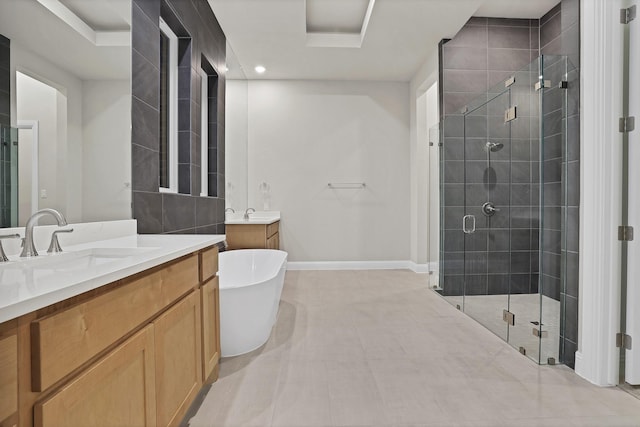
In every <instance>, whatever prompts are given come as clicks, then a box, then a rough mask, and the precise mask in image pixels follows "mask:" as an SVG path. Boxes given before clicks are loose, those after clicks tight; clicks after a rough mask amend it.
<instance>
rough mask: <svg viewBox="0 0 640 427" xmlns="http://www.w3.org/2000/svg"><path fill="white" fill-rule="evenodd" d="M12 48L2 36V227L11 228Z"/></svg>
mask: <svg viewBox="0 0 640 427" xmlns="http://www.w3.org/2000/svg"><path fill="white" fill-rule="evenodd" d="M10 47H11V43H10V41H9V39H8V38H6V37H4V36H2V35H0V132H1V133H2V135H0V139H1V140H0V227H10V226H11V185H10V180H9V178H10V172H11V149H10V148H11V147H10V145H9V144H10V141H9V138H8V136H9V134H8V132H9V129H8V127H9V126H11V97H10V92H11V74H10V71H9V57H10V56H9V53H10ZM5 128H7V129H5Z"/></svg>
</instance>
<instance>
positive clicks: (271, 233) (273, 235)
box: [225, 221, 280, 249]
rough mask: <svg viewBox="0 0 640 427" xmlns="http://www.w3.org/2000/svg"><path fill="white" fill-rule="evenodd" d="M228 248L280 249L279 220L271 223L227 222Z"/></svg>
mask: <svg viewBox="0 0 640 427" xmlns="http://www.w3.org/2000/svg"><path fill="white" fill-rule="evenodd" d="M225 233H226V236H227V245H228V247H229V249H280V221H276V222H274V223H272V224H227V225H226V226H225Z"/></svg>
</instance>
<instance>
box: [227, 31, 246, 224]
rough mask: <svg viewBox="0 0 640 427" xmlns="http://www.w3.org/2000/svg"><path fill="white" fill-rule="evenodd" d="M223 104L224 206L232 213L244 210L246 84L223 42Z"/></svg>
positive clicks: (229, 50) (231, 50)
mask: <svg viewBox="0 0 640 427" xmlns="http://www.w3.org/2000/svg"><path fill="white" fill-rule="evenodd" d="M227 68H228V70H227V73H226V78H227V80H226V84H227V87H226V91H227V92H226V95H225V96H226V101H225V114H226V117H225V120H226V121H225V171H226V172H225V180H226V183H225V185H226V207H227V208H232V209H234V210H235V211H236V212H240V211H244V210H245V209H247V207H248V202H247V194H248V167H247V162H248V156H247V154H248V152H247V149H248V147H247V145H248V131H247V129H248V103H247V96H248V92H247V91H248V84H249V82H248V81H247V77H246V75H245V73H244V70H243V69H242V66H240V63H239V62H238V58H237V57H236V55H235V53H234V51H233V48H232V47H231V45H230V44H229V41H227Z"/></svg>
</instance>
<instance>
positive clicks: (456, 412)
mask: <svg viewBox="0 0 640 427" xmlns="http://www.w3.org/2000/svg"><path fill="white" fill-rule="evenodd" d="M189 425H190V426H193V427H196V426H220V427H226V426H243V427H244V426H261V427H262V426H264V427H267V426H290V427H304V426H327V427H328V426H389V427H390V426H407V427H408V426H414V427H418V426H484V427H494V426H496V427H497V426H594V427H596V426H640V400H637V399H635V398H634V397H633V396H631V395H629V394H627V393H625V392H623V391H621V390H619V389H617V388H599V387H596V386H593V385H591V384H589V383H588V382H586V381H584V380H582V379H581V378H579V377H578V376H577V375H575V373H574V372H573V371H572V370H570V369H569V368H566V367H564V366H538V365H536V364H535V363H533V362H532V361H531V360H529V359H527V358H526V357H524V356H522V355H521V354H519V353H518V352H517V351H515V350H514V349H513V348H511V347H510V346H509V344H507V343H505V342H504V341H502V340H501V339H500V338H498V337H497V336H495V335H494V334H493V333H491V332H490V331H489V330H487V329H485V328H484V327H483V326H481V325H479V324H478V323H476V322H475V321H474V320H472V319H470V318H469V317H467V316H466V315H464V314H463V313H461V312H459V311H458V310H456V309H455V308H454V307H452V306H451V305H449V304H448V303H447V302H446V301H445V300H444V299H442V298H441V297H440V296H439V295H438V294H436V293H435V292H433V291H431V290H429V289H428V286H427V281H426V276H422V275H417V274H414V273H412V272H409V271H305V272H297V271H291V272H287V276H286V282H285V287H284V291H283V296H282V302H281V305H280V312H279V316H278V321H277V324H276V326H275V327H274V330H273V332H272V334H271V337H270V339H269V341H268V342H267V344H265V346H263V347H262V348H261V349H258V350H256V351H254V352H252V353H250V354H248V355H244V356H239V357H234V358H228V359H223V360H222V364H221V373H220V379H219V380H218V381H217V382H216V383H215V384H213V386H212V387H211V389H210V390H209V392H208V394H207V395H206V397H205V398H204V401H203V402H202V405H201V407H200V408H199V410H198V411H197V413H196V415H195V416H194V417H193V418H192V419H191V420H190V422H189Z"/></svg>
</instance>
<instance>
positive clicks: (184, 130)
mask: <svg viewBox="0 0 640 427" xmlns="http://www.w3.org/2000/svg"><path fill="white" fill-rule="evenodd" d="M161 15H162V17H163V19H165V21H167V22H168V24H169V25H170V26H171V27H172V29H174V31H176V34H177V35H178V37H179V38H180V42H179V64H178V65H179V71H178V103H179V106H178V128H179V138H178V151H179V156H178V157H179V158H178V163H179V166H178V168H179V170H178V175H179V184H178V187H179V188H178V194H170V193H160V192H159V190H158V188H159V175H158V169H159V92H160V77H159V62H160V46H159V41H158V40H159V37H160V32H159V31H160V30H159V18H160V16H161ZM132 17H133V24H132V47H133V49H132V64H133V76H132V97H133V99H132V166H133V173H132V184H133V217H134V218H135V219H137V220H138V232H139V233H184V234H193V233H198V234H203V233H206V234H211V233H216V234H221V233H224V191H219V187H217V191H216V192H215V193H213V192H210V193H209V194H211V195H215V197H200V190H201V188H200V182H201V181H200V170H201V169H200V168H201V146H200V143H201V142H200V128H201V127H200V121H201V117H200V105H201V99H200V96H201V95H200V87H201V86H200V85H201V77H200V72H199V70H200V69H201V67H202V61H203V58H204V59H205V61H206V62H207V63H208V64H209V65H210V66H211V67H213V68H214V69H215V70H216V71H218V70H222V69H224V66H225V61H226V59H225V55H226V53H225V49H226V39H225V35H224V33H223V32H222V29H221V28H220V25H219V24H218V21H217V20H216V18H215V16H214V15H213V12H212V11H211V8H210V7H209V4H208V3H207V1H206V0H133V5H132ZM176 29H177V30H176ZM217 75H218V77H217V80H218V84H217V85H215V87H214V88H213V90H212V91H211V93H210V95H209V97H208V99H207V101H206V102H209V103H210V104H211V99H215V100H216V101H217V102H216V108H215V109H211V108H210V109H209V111H210V112H211V111H213V112H214V115H215V119H213V120H212V122H213V121H215V123H212V124H211V126H210V127H209V134H210V137H209V147H210V148H211V147H215V148H216V149H217V150H218V151H219V152H222V153H224V143H225V141H224V99H225V78H224V73H219V72H218V73H217ZM210 116H211V114H210ZM218 157H219V156H218ZM222 161H224V155H222ZM216 173H217V175H216V176H217V177H218V179H219V181H220V182H221V183H222V190H224V167H222V168H220V166H219V164H218V167H217V168H216Z"/></svg>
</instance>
